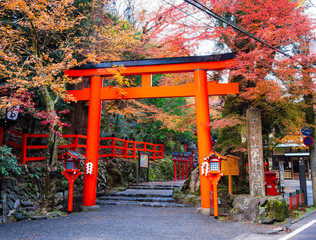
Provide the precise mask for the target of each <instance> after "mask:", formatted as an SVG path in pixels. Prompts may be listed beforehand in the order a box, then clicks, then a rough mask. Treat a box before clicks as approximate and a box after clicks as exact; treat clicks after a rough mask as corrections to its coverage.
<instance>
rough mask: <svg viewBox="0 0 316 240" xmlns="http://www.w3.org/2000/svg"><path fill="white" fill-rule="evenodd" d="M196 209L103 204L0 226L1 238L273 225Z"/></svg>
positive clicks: (112, 236) (111, 239)
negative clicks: (224, 217) (227, 218)
mask: <svg viewBox="0 0 316 240" xmlns="http://www.w3.org/2000/svg"><path fill="white" fill-rule="evenodd" d="M195 211H196V209H195V208H152V207H148V208H146V207H133V206H102V207H101V210H100V211H98V212H81V213H75V214H71V215H68V216H65V217H58V218H54V219H46V220H35V221H21V222H16V223H8V224H1V225H0V239H1V240H6V239H10V240H14V239H28V240H31V239H43V240H44V239H45V240H46V239H56V240H57V239H58V240H61V239H62V240H66V239H77V240H83V239H89V240H90V239H92V240H93V239H106V240H121V239H122V240H123V239H124V240H125V239H126V240H127V239H128V240H133V239H135V240H136V239H137V240H138V239H142V240H145V239H148V240H149V239H150V240H153V239H181V240H183V239H190V240H195V239H196V240H198V239H199V240H203V239H212V240H216V239H234V238H236V237H238V236H239V235H247V234H252V233H258V232H259V233H262V232H269V231H271V230H272V229H273V228H275V226H272V225H266V226H264V225H255V224H249V223H248V224H247V223H237V222H231V221H221V220H215V219H213V218H210V217H208V216H205V215H200V214H197V213H195Z"/></svg>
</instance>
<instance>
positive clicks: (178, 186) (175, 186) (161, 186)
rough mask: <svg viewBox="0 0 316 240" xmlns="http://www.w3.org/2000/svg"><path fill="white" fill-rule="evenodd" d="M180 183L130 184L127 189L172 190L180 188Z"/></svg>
mask: <svg viewBox="0 0 316 240" xmlns="http://www.w3.org/2000/svg"><path fill="white" fill-rule="evenodd" d="M180 187H181V186H180V185H142V184H138V185H130V186H129V187H128V189H157V190H159V189H161V190H173V189H175V188H180Z"/></svg>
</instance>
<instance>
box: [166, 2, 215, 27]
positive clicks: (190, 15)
mask: <svg viewBox="0 0 316 240" xmlns="http://www.w3.org/2000/svg"><path fill="white" fill-rule="evenodd" d="M162 1H164V2H165V3H167V4H169V5H170V6H172V7H174V8H176V9H178V10H179V11H181V12H183V13H184V14H186V15H187V16H188V17H192V18H193V19H195V20H197V21H198V22H200V23H203V24H204V25H206V26H208V27H210V28H214V26H211V25H210V24H208V23H206V22H203V21H201V20H200V19H198V18H196V17H194V16H193V15H192V14H189V13H187V12H186V11H183V10H182V9H181V8H178V7H177V6H175V5H174V4H172V3H169V2H167V1H166V0H162Z"/></svg>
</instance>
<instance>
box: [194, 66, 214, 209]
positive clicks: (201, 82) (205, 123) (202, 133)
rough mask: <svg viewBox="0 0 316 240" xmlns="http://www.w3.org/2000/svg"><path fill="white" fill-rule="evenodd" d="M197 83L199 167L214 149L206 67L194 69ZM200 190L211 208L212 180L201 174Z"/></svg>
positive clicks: (202, 200)
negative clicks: (204, 157)
mask: <svg viewBox="0 0 316 240" xmlns="http://www.w3.org/2000/svg"><path fill="white" fill-rule="evenodd" d="M194 83H195V90H196V93H198V94H196V95H195V111H196V129H197V140H198V154H199V169H201V165H202V163H203V162H204V160H203V158H202V157H203V156H205V155H207V154H208V153H210V152H211V151H212V144H211V142H212V141H211V132H210V130H211V129H210V114H209V112H210V111H209V103H208V91H207V76H206V70H205V69H196V70H195V71H194ZM200 191H201V204H202V208H205V209H210V207H211V205H210V191H211V182H210V180H209V179H208V178H207V177H206V176H204V175H201V174H200Z"/></svg>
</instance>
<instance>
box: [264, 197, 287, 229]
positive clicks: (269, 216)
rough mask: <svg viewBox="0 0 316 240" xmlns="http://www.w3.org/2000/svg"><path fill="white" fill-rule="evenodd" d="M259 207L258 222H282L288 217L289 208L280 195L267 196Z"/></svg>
mask: <svg viewBox="0 0 316 240" xmlns="http://www.w3.org/2000/svg"><path fill="white" fill-rule="evenodd" d="M266 200H267V201H265V202H264V203H263V204H261V206H260V207H259V216H258V222H259V223H274V222H275V221H277V222H283V221H284V220H285V219H286V218H288V217H289V208H288V205H287V203H286V201H285V199H284V198H283V197H282V196H273V197H267V198H266Z"/></svg>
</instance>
